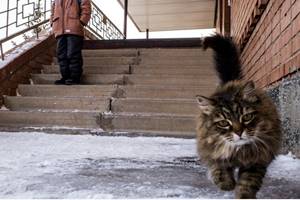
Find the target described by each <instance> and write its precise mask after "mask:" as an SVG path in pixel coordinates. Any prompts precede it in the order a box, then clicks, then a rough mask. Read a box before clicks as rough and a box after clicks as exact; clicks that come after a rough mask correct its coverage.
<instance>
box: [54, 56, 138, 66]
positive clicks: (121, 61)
mask: <svg viewBox="0 0 300 200" xmlns="http://www.w3.org/2000/svg"><path fill="white" fill-rule="evenodd" d="M137 62H138V59H137V58H136V57H84V58H83V63H84V65H113V64H114V65H131V64H137ZM53 63H54V64H58V62H57V58H53Z"/></svg>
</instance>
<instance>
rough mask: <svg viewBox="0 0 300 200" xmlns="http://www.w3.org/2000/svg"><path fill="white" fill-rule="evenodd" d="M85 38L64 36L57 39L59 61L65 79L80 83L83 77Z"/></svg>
mask: <svg viewBox="0 0 300 200" xmlns="http://www.w3.org/2000/svg"><path fill="white" fill-rule="evenodd" d="M82 46H83V37H81V36H77V35H62V36H59V37H58V38H57V59H58V63H59V66H60V73H61V76H62V78H63V79H73V80H76V81H79V80H80V78H81V75H82V71H83V70H82V65H83V60H82V54H81V50H82Z"/></svg>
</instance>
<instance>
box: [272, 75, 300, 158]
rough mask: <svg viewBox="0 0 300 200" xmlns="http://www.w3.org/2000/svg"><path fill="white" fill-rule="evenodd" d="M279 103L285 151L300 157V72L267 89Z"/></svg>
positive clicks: (277, 103)
mask: <svg viewBox="0 0 300 200" xmlns="http://www.w3.org/2000/svg"><path fill="white" fill-rule="evenodd" d="M267 91H268V93H269V95H270V96H271V97H272V99H273V100H274V102H275V103H276V105H277V108H278V111H279V112H280V115H281V121H282V127H283V133H284V134H283V135H284V140H283V151H284V152H288V151H292V152H293V153H294V154H296V155H297V156H298V157H300V73H297V74H295V75H294V76H292V77H289V78H286V79H284V80H282V81H281V83H280V84H278V85H277V86H274V87H271V88H269V89H267Z"/></svg>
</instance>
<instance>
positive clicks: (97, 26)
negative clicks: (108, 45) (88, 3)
mask: <svg viewBox="0 0 300 200" xmlns="http://www.w3.org/2000/svg"><path fill="white" fill-rule="evenodd" d="M86 28H87V30H89V31H91V32H92V33H93V34H95V36H96V37H98V39H101V40H114V39H116V40H117V39H123V38H124V35H123V34H122V32H121V31H120V30H119V29H118V28H117V27H116V25H115V24H114V23H112V21H110V20H109V19H108V17H107V16H106V15H105V14H104V13H103V12H102V11H101V10H100V8H98V6H97V5H96V4H95V3H94V2H92V15H91V19H90V21H89V23H88V25H87V27H86Z"/></svg>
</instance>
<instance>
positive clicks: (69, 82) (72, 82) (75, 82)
mask: <svg viewBox="0 0 300 200" xmlns="http://www.w3.org/2000/svg"><path fill="white" fill-rule="evenodd" d="M79 84H80V79H67V80H66V85H79Z"/></svg>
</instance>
